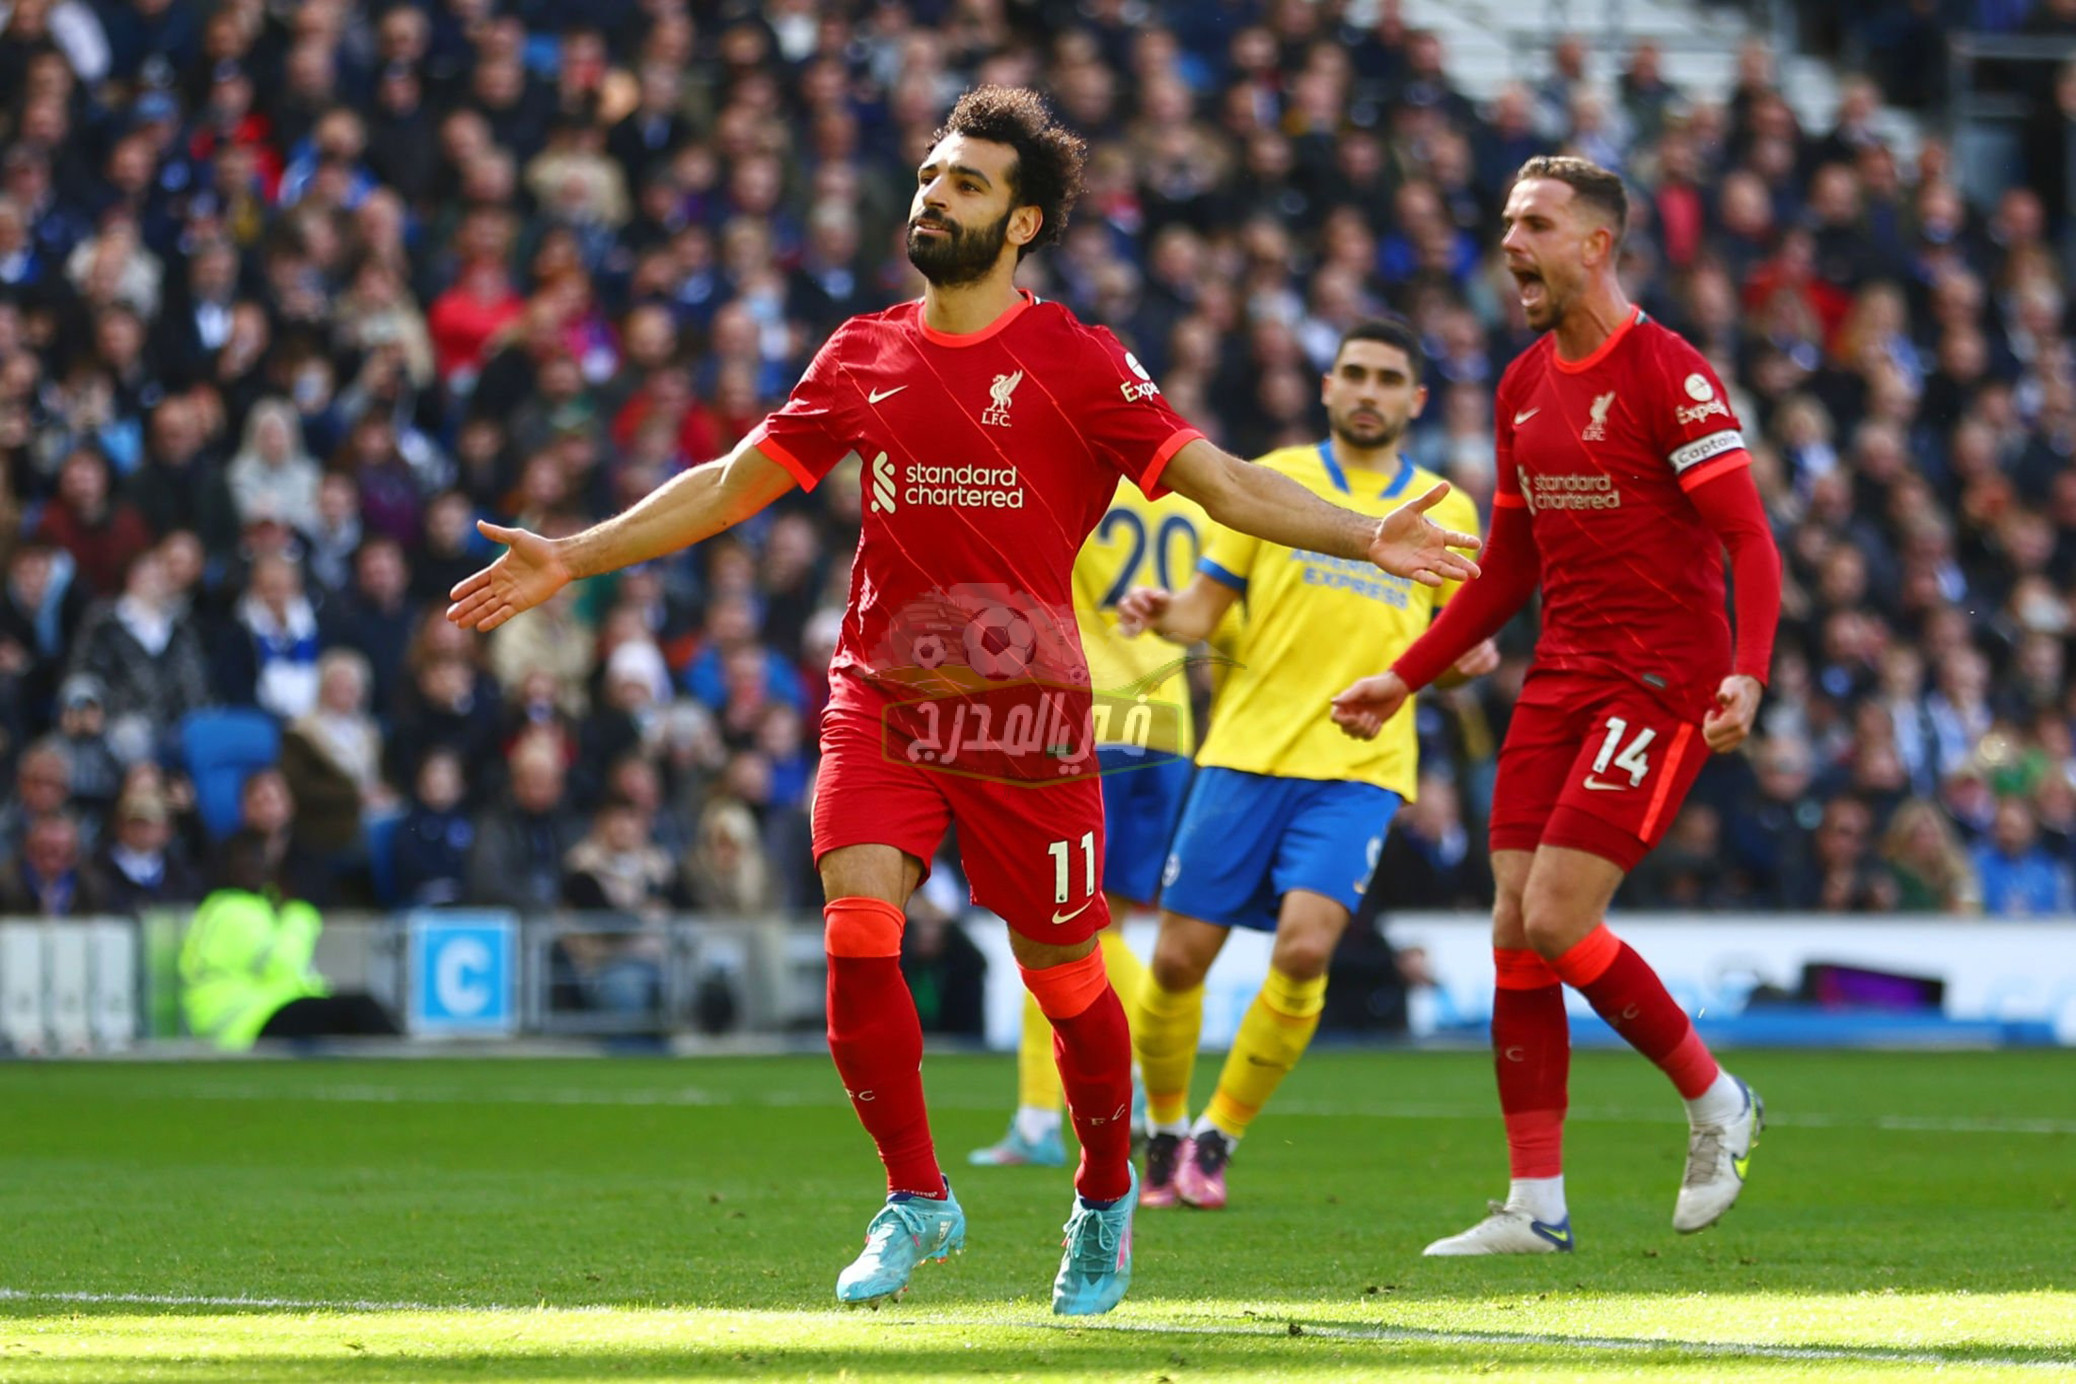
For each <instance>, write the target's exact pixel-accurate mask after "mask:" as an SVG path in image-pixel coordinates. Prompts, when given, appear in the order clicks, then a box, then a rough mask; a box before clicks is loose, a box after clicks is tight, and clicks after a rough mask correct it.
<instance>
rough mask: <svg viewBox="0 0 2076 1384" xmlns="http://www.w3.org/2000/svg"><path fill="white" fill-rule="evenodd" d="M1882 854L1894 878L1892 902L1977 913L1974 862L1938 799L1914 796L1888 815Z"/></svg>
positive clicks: (1907, 906)
mask: <svg viewBox="0 0 2076 1384" xmlns="http://www.w3.org/2000/svg"><path fill="white" fill-rule="evenodd" d="M1881 855H1882V859H1883V860H1884V861H1885V862H1886V863H1887V865H1888V868H1889V874H1890V875H1891V876H1892V877H1893V878H1894V879H1895V881H1896V895H1897V897H1896V907H1897V908H1899V909H1902V910H1905V911H1907V912H1918V913H1922V912H1937V913H1979V912H1981V911H1982V889H1981V886H1980V885H1979V884H1978V883H1977V882H1976V878H1975V867H1974V865H1973V864H1972V863H1971V862H1970V861H1969V859H1968V852H1967V851H1966V850H1964V849H1963V848H1962V846H1961V842H1960V837H1959V836H1958V834H1956V833H1955V831H1954V829H1953V824H1952V823H1951V822H1949V821H1947V820H1946V814H1945V813H1943V812H1941V811H1940V810H1939V807H1938V805H1937V804H1936V803H1931V802H1927V801H1926V800H1925V799H1923V798H1912V799H1911V800H1910V801H1909V802H1907V803H1904V804H1903V805H1902V806H1901V807H1899V808H1897V809H1896V813H1895V815H1894V816H1893V817H1891V818H1890V819H1889V827H1888V831H1887V832H1886V833H1884V835H1883V839H1882V846H1881Z"/></svg>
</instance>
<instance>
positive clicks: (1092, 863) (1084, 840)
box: [1045, 831, 1096, 903]
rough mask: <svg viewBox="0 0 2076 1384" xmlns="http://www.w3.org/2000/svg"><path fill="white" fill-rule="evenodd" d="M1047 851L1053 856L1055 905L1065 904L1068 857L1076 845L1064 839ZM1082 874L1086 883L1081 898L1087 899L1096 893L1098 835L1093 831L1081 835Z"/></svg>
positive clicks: (1053, 844)
mask: <svg viewBox="0 0 2076 1384" xmlns="http://www.w3.org/2000/svg"><path fill="white" fill-rule="evenodd" d="M1045 849H1046V850H1047V852H1049V853H1050V854H1051V856H1052V901H1053V902H1054V903H1065V902H1066V901H1067V855H1068V853H1069V852H1070V851H1072V850H1073V849H1074V843H1073V842H1072V841H1070V840H1067V839H1065V838H1062V839H1060V840H1058V841H1055V842H1053V843H1052V844H1051V845H1049V846H1047V847H1046V848H1045ZM1081 872H1082V874H1083V876H1084V877H1085V882H1084V883H1083V885H1082V888H1081V896H1082V897H1083V898H1087V897H1088V896H1089V895H1091V894H1093V893H1095V892H1096V834H1095V833H1094V832H1093V831H1084V832H1083V833H1081Z"/></svg>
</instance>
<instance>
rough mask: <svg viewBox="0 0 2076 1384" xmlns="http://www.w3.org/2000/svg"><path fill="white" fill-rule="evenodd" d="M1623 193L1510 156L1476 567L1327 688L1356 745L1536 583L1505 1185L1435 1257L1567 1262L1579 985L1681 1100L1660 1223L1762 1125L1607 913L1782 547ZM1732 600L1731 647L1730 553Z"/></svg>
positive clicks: (1767, 650) (1654, 830)
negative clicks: (1670, 1202) (1569, 1125)
mask: <svg viewBox="0 0 2076 1384" xmlns="http://www.w3.org/2000/svg"><path fill="white" fill-rule="evenodd" d="M1627 216H1628V198H1627V195H1626V194H1625V192H1624V190H1623V187H1622V180H1621V178H1620V177H1619V176H1617V175H1616V174H1614V173H1611V172H1609V171H1608V170H1606V169H1604V168H1600V167H1598V166H1597V165H1595V164H1592V163H1589V162H1587V161H1585V160H1583V159H1577V158H1558V157H1539V158H1534V159H1530V160H1529V161H1528V162H1527V163H1526V164H1525V165H1523V166H1522V169H1521V172H1520V174H1519V175H1518V177H1517V179H1516V181H1515V183H1514V188H1513V191H1512V193H1511V194H1510V195H1509V197H1508V199H1507V206H1506V227H1507V230H1506V236H1505V239H1504V240H1503V241H1502V242H1501V245H1502V248H1503V249H1504V250H1505V252H1506V257H1507V267H1508V268H1509V269H1510V270H1511V271H1512V273H1513V275H1514V280H1515V283H1516V284H1517V286H1518V289H1519V292H1520V295H1521V305H1522V308H1523V309H1524V311H1525V312H1526V313H1527V316H1528V322H1529V325H1530V326H1532V327H1535V328H1537V329H1538V330H1541V331H1543V332H1544V333H1545V334H1544V335H1543V336H1542V337H1541V338H1540V339H1539V340H1538V341H1537V342H1536V343H1535V344H1534V345H1533V346H1531V347H1529V348H1528V349H1527V350H1526V351H1524V352H1522V354H1521V356H1520V357H1519V358H1518V359H1516V360H1515V361H1514V363H1513V364H1512V365H1511V366H1509V367H1508V368H1507V372H1506V374H1505V375H1504V376H1503V377H1502V378H1501V380H1500V382H1499V392H1498V395H1497V398H1496V400H1495V403H1494V414H1495V416H1494V420H1493V421H1494V427H1495V430H1496V432H1497V434H1498V444H1499V445H1498V453H1499V487H1498V493H1497V494H1496V496H1495V497H1494V499H1493V515H1492V536H1491V541H1490V543H1489V544H1488V546H1487V551H1486V557H1485V574H1484V575H1483V576H1482V577H1480V578H1479V579H1478V580H1477V581H1475V582H1472V583H1471V584H1470V585H1469V586H1467V587H1465V588H1464V590H1463V591H1462V592H1461V593H1460V594H1459V595H1458V596H1457V598H1456V600H1455V601H1454V602H1452V603H1451V604H1450V605H1449V607H1448V609H1447V610H1446V611H1445V612H1444V613H1443V614H1442V616H1441V617H1440V618H1439V619H1438V620H1437V621H1436V622H1435V624H1434V626H1433V627H1432V628H1431V629H1429V630H1428V632H1427V633H1426V634H1425V635H1423V636H1422V637H1421V638H1420V639H1419V640H1418V641H1416V642H1415V643H1414V644H1413V646H1412V647H1411V648H1409V649H1408V650H1407V651H1406V652H1405V654H1404V655H1402V656H1401V657H1400V658H1399V659H1398V660H1397V662H1396V663H1394V664H1393V665H1392V667H1391V670H1390V671H1389V672H1385V673H1381V674H1378V675H1376V676H1373V677H1368V678H1364V679H1362V680H1361V681H1359V682H1357V683H1356V684H1355V685H1354V686H1352V687H1350V688H1349V689H1348V690H1347V691H1345V692H1343V693H1342V694H1341V695H1340V696H1339V697H1337V698H1335V699H1334V707H1333V717H1334V719H1335V720H1336V721H1337V722H1338V723H1339V724H1340V725H1341V727H1342V728H1343V729H1344V730H1346V731H1348V732H1349V733H1350V734H1352V735H1356V736H1360V737H1364V738H1367V737H1369V736H1372V735H1375V734H1376V733H1377V730H1378V728H1379V727H1380V726H1381V725H1382V724H1383V723H1384V722H1385V721H1386V720H1388V719H1389V718H1390V717H1392V716H1393V715H1395V714H1397V713H1398V711H1399V710H1400V709H1401V708H1402V707H1403V706H1404V705H1405V703H1406V701H1407V699H1408V698H1410V697H1411V696H1412V695H1413V693H1415V692H1417V691H1418V690H1419V689H1420V688H1422V687H1424V686H1426V685H1427V684H1428V683H1430V682H1432V681H1433V680H1434V679H1435V678H1436V677H1437V676H1438V675H1440V674H1441V673H1443V672H1445V671H1446V670H1447V669H1448V668H1449V666H1450V665H1451V664H1452V663H1453V662H1454V661H1455V660H1456V659H1457V658H1459V657H1461V656H1462V655H1463V654H1464V653H1465V652H1467V651H1468V650H1470V649H1471V648H1473V647H1474V646H1475V645H1477V644H1478V642H1479V641H1481V640H1484V639H1487V638H1490V637H1491V636H1492V635H1494V634H1497V633H1498V632H1499V630H1500V627H1501V626H1503V625H1504V624H1505V623H1506V622H1507V621H1508V620H1509V619H1510V618H1511V617H1512V616H1513V615H1514V613H1515V612H1516V611H1518V610H1520V609H1521V607H1522V606H1523V604H1525V603H1526V602H1527V600H1528V598H1529V596H1530V595H1531V594H1532V593H1533V592H1534V591H1535V590H1536V588H1537V586H1538V585H1540V586H1541V588H1542V593H1543V628H1542V636H1541V638H1540V640H1539V641H1538V642H1537V644H1536V652H1535V662H1534V664H1533V666H1532V667H1531V668H1530V669H1529V673H1528V678H1527V681H1526V682H1525V684H1524V685H1523V687H1522V689H1521V697H1520V701H1519V704H1518V706H1517V707H1516V709H1515V712H1514V717H1513V721H1512V723H1511V724H1510V725H1509V726H1508V728H1507V736H1506V743H1505V745H1504V746H1503V747H1502V748H1501V750H1500V756H1499V776H1498V780H1497V782H1496V783H1495V784H1494V787H1493V807H1492V873H1493V876H1494V878H1495V880H1496V881H1497V891H1496V893H1497V897H1496V899H1495V900H1494V904H1493V914H1492V945H1493V960H1494V963H1495V966H1496V969H1497V973H1498V974H1497V981H1496V988H1495V991H1494V994H1493V1003H1492V1045H1493V1057H1494V1065H1495V1067H1496V1068H1497V1070H1498V1076H1499V1103H1500V1109H1501V1111H1502V1112H1503V1113H1504V1115H1505V1117H1506V1128H1507V1145H1508V1150H1509V1154H1510V1163H1511V1171H1512V1174H1513V1183H1512V1189H1511V1192H1510V1194H1509V1196H1508V1198H1507V1200H1506V1202H1505V1203H1504V1204H1502V1203H1497V1202H1495V1203H1493V1211H1492V1214H1491V1215H1490V1216H1488V1217H1487V1218H1486V1219H1485V1220H1483V1221H1481V1222H1479V1223H1478V1224H1477V1225H1475V1226H1473V1227H1472V1228H1471V1229H1469V1230H1467V1231H1465V1232H1464V1233H1462V1234H1460V1235H1454V1236H1451V1237H1449V1238H1448V1239H1445V1240H1439V1241H1437V1242H1436V1243H1434V1244H1432V1245H1429V1246H1428V1247H1427V1253H1429V1254H1433V1255H1466V1254H1532V1253H1549V1252H1552V1251H1557V1250H1568V1249H1570V1248H1571V1247H1572V1234H1571V1222H1570V1217H1569V1213H1568V1211H1567V1209H1566V1206H1565V1201H1564V1176H1563V1163H1562V1142H1563V1122H1564V1111H1565V1104H1566V1092H1565V1088H1566V1082H1567V1079H1568V1076H1569V1072H1570V1065H1571V1040H1570V1031H1569V1027H1568V1025H1567V1022H1566V1019H1565V1014H1564V995H1563V986H1564V985H1567V984H1569V985H1571V986H1574V987H1575V988H1577V989H1578V990H1579V991H1580V992H1581V993H1582V994H1583V995H1584V996H1585V997H1586V999H1587V1000H1588V1002H1590V1003H1591V1004H1592V1006H1593V1008H1594V1010H1595V1012H1597V1013H1598V1014H1599V1015H1600V1016H1601V1017H1602V1018H1603V1019H1606V1020H1607V1022H1608V1023H1609V1024H1610V1025H1612V1026H1613V1027H1614V1029H1615V1031H1616V1032H1617V1033H1619V1034H1621V1035H1622V1037H1623V1038H1625V1039H1627V1040H1628V1041H1629V1043H1630V1045H1631V1046H1632V1047H1634V1048H1636V1049H1637V1051H1639V1052H1641V1053H1643V1054H1644V1056H1646V1057H1648V1058H1650V1059H1651V1061H1653V1062H1654V1063H1656V1064H1657V1065H1658V1066H1659V1067H1660V1068H1662V1069H1663V1070H1664V1071H1665V1073H1666V1075H1668V1076H1669V1077H1671V1078H1672V1082H1673V1084H1674V1086H1676V1087H1677V1088H1678V1090H1679V1093H1680V1095H1681V1096H1682V1097H1684V1098H1685V1100H1686V1102H1687V1111H1688V1118H1689V1122H1690V1126H1691V1130H1690V1135H1689V1139H1688V1145H1687V1167H1686V1174H1685V1176H1684V1177H1683V1178H1682V1180H1681V1183H1680V1189H1679V1195H1678V1199H1677V1202H1676V1204H1675V1207H1674V1210H1673V1225H1674V1227H1675V1228H1677V1229H1679V1230H1681V1231H1695V1230H1701V1229H1704V1228H1706V1227H1708V1226H1710V1225H1713V1224H1714V1223H1715V1221H1716V1220H1717V1218H1718V1217H1720V1216H1721V1215H1722V1214H1723V1213H1724V1212H1725V1211H1727V1210H1729V1208H1730V1205H1731V1203H1733V1202H1734V1201H1736V1200H1737V1195H1738V1192H1739V1191H1740V1190H1741V1189H1742V1187H1743V1184H1744V1173H1745V1164H1746V1160H1747V1159H1748V1158H1749V1157H1750V1154H1751V1150H1752V1146H1753V1144H1754V1143H1755V1142H1756V1141H1757V1138H1758V1133H1759V1130H1760V1128H1761V1127H1762V1125H1763V1123H1764V1107H1763V1106H1762V1105H1761V1104H1760V1102H1759V1100H1758V1098H1757V1097H1756V1096H1755V1095H1753V1094H1752V1092H1751V1090H1750V1089H1749V1088H1748V1087H1746V1086H1745V1084H1744V1083H1743V1082H1741V1081H1739V1080H1738V1079H1737V1078H1735V1077H1733V1076H1730V1075H1729V1074H1728V1073H1726V1072H1724V1071H1723V1070H1722V1069H1721V1068H1720V1067H1718V1066H1717V1065H1716V1061H1715V1059H1714V1058H1713V1057H1712V1056H1710V1054H1709V1051H1708V1049H1707V1047H1706V1046H1705V1045H1704V1044H1703V1043H1702V1041H1701V1039H1700V1036H1699V1035H1698V1034H1696V1033H1695V1031H1694V1025H1693V1024H1692V1023H1691V1022H1690V1021H1689V1020H1688V1018H1687V1015H1686V1014H1685V1012H1683V1011H1682V1010H1681V1009H1680V1007H1679V1006H1678V1005H1677V1004H1675V1003H1674V1002H1673V1000H1672V997H1671V996H1670V995H1669V994H1667V993H1666V990H1665V986H1664V985H1663V983H1661V982H1660V981H1659V979H1658V976H1657V973H1656V972H1654V971H1653V970H1652V969H1651V968H1650V966H1649V965H1648V964H1646V963H1645V961H1644V960H1643V958H1642V957H1640V956H1638V955H1637V954H1636V952H1635V951H1633V950H1632V949H1631V948H1630V947H1629V946H1628V945H1626V944H1625V943H1623V942H1622V941H1621V940H1620V939H1619V938H1617V937H1616V936H1615V935H1614V934H1613V933H1612V932H1610V931H1608V928H1607V925H1606V923H1605V922H1604V921H1603V917H1604V915H1605V913H1606V911H1607V906H1608V903H1609V902H1610V901H1611V900H1612V899H1613V897H1614V894H1615V889H1616V887H1617V886H1619V885H1620V884H1621V882H1622V877H1623V875H1624V874H1625V873H1626V872H1627V871H1629V870H1630V869H1632V868H1634V867H1635V865H1636V863H1637V862H1638V861H1639V860H1641V859H1642V858H1643V857H1644V855H1645V854H1646V853H1647V852H1649V850H1650V849H1651V848H1652V847H1653V846H1655V845H1656V844H1657V843H1658V841H1659V840H1660V838H1662V837H1663V836H1664V834H1665V831H1666V828H1667V826H1668V825H1669V824H1670V822H1671V821H1672V819H1673V817H1674V815H1675V814H1677V813H1678V811H1679V808H1680V803H1681V802H1682V800H1683V799H1684V798H1685V797H1686V794H1687V790H1688V789H1689V788H1691V787H1692V786H1693V783H1694V779H1695V777H1696V775H1698V774H1699V773H1700V770H1701V764H1702V760H1703V759H1704V758H1705V757H1706V755H1707V753H1708V752H1709V751H1711V750H1712V751H1714V752H1716V753H1718V754H1721V753H1724V752H1726V751H1729V750H1733V749H1735V748H1736V747H1737V746H1738V745H1740V744H1742V743H1743V741H1744V739H1745V737H1746V736H1747V735H1748V734H1750V733H1751V728H1752V720H1753V717H1754V716H1755V715H1756V714H1757V712H1758V709H1759V696H1760V692H1761V690H1762V687H1763V684H1764V682H1765V678H1766V674H1767V670H1768V668H1769V666H1770V664H1771V662H1772V655H1773V635H1774V627H1775V625H1776V623H1777V622H1778V620H1779V617H1780V554H1779V552H1778V551H1777V550H1776V549H1775V547H1774V543H1773V535H1772V531H1771V529H1770V528H1769V527H1768V525H1767V522H1766V512H1765V510H1764V509H1763V507H1762V506H1761V505H1760V502H1759V494H1758V490H1757V488H1756V487H1755V486H1754V485H1753V483H1752V479H1751V472H1750V465H1749V463H1750V460H1751V458H1750V457H1749V455H1747V453H1746V452H1745V449H1744V438H1743V436H1742V434H1741V433H1740V431H1739V427H1738V421H1737V418H1736V416H1735V415H1734V414H1733V413H1732V412H1731V409H1730V405H1729V402H1728V399H1727V398H1726V396H1725V394H1724V392H1723V386H1722V382H1721V381H1719V380H1718V379H1717V378H1716V376H1715V372H1714V371H1713V370H1711V369H1710V368H1709V366H1708V363H1707V362H1706V361H1705V360H1703V359H1702V357H1701V355H1700V353H1699V352H1697V351H1696V350H1695V349H1694V348H1693V347H1692V346H1690V345H1688V344H1687V343H1686V342H1685V341H1683V340H1681V339H1680V337H1679V336H1678V335H1676V334H1675V333H1673V332H1671V331H1668V330H1666V329H1665V328H1664V327H1662V326H1660V325H1658V324H1657V323H1656V322H1653V321H1651V320H1650V319H1649V318H1648V317H1646V316H1645V315H1644V313H1643V312H1642V311H1641V310H1640V309H1638V308H1636V307H1634V306H1633V305H1632V304H1631V303H1630V302H1629V300H1628V298H1627V297H1625V296H1624V294H1623V292H1622V287H1621V284H1620V283H1619V282H1618V281H1617V279H1616V277H1615V263H1616V257H1617V255H1618V253H1619V251H1620V249H1621V243H1622V228H1623V225H1624V223H1625V221H1626V219H1627ZM1725 548H1728V550H1729V553H1730V571H1731V576H1732V579H1733V581H1734V583H1735V589H1736V604H1737V630H1736V639H1735V642H1734V645H1733V641H1732V638H1731V630H1730V626H1729V623H1728V621H1727V620H1726V619H1725V617H1724V610H1723V605H1724V585H1723V560H1722V552H1723V550H1724V549H1725Z"/></svg>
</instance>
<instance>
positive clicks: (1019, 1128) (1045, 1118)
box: [1016, 1105, 1060, 1144]
mask: <svg viewBox="0 0 2076 1384" xmlns="http://www.w3.org/2000/svg"><path fill="white" fill-rule="evenodd" d="M1016 1132H1017V1136H1018V1137H1019V1138H1021V1139H1022V1140H1024V1142H1025V1143H1030V1144H1035V1143H1037V1142H1038V1141H1039V1140H1041V1139H1044V1138H1046V1137H1047V1136H1048V1135H1053V1134H1058V1133H1059V1132H1060V1112H1059V1111H1057V1110H1048V1109H1047V1108H1046V1107H1044V1106H1042V1105H1019V1106H1018V1107H1017V1108H1016Z"/></svg>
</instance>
